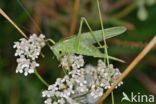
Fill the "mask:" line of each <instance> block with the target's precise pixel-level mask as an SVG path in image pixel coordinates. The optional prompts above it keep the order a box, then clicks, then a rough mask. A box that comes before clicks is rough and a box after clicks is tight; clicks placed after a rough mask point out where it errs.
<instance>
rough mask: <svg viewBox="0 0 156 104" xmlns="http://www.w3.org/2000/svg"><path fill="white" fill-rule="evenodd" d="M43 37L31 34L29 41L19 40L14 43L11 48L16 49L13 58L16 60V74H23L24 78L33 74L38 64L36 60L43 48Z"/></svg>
mask: <svg viewBox="0 0 156 104" xmlns="http://www.w3.org/2000/svg"><path fill="white" fill-rule="evenodd" d="M44 38H45V36H44V35H43V34H40V35H39V36H37V35H36V34H32V35H31V36H30V37H29V39H25V38H21V39H20V40H19V42H15V43H14V46H13V48H15V49H16V52H15V56H18V58H17V63H18V65H17V68H16V73H24V75H25V76H27V75H28V74H31V73H34V70H35V69H36V67H38V66H39V64H38V63H37V62H36V59H37V58H38V56H39V55H40V53H41V49H42V48H43V47H44V46H45V40H44Z"/></svg>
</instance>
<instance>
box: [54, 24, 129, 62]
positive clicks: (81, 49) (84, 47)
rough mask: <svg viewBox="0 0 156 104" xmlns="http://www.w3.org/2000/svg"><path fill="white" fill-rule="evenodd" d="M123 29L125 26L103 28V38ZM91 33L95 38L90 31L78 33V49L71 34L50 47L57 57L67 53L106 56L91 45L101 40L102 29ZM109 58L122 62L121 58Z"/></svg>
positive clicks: (114, 34)
mask: <svg viewBox="0 0 156 104" xmlns="http://www.w3.org/2000/svg"><path fill="white" fill-rule="evenodd" d="M125 31H126V28H124V27H113V28H108V29H105V33H106V35H105V39H108V38H111V37H114V36H117V35H120V34H122V33H123V32H125ZM92 34H93V35H94V38H96V40H95V39H94V38H93V37H92V35H91V32H87V33H82V34H81V35H80V39H79V44H78V49H76V48H75V47H76V46H75V44H74V43H75V41H77V38H78V37H77V36H72V37H71V38H69V39H66V40H63V41H60V42H57V43H56V44H55V45H54V46H52V47H51V49H52V51H53V53H54V54H55V56H56V57H57V58H58V59H59V58H60V57H61V56H63V55H65V54H68V53H71V54H72V53H75V54H82V55H86V56H93V57H97V58H103V57H106V55H105V54H104V53H102V52H101V51H100V50H99V49H98V48H97V47H95V46H93V44H94V43H97V41H98V42H100V41H102V40H103V36H102V30H97V31H93V32H92ZM109 59H113V60H118V61H121V62H123V61H122V60H120V59H118V58H115V57H111V56H109Z"/></svg>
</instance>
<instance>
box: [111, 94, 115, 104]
mask: <svg viewBox="0 0 156 104" xmlns="http://www.w3.org/2000/svg"><path fill="white" fill-rule="evenodd" d="M111 96H112V104H115V103H114V93H113V92H112V93H111Z"/></svg>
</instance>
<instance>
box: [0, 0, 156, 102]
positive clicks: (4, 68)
mask: <svg viewBox="0 0 156 104" xmlns="http://www.w3.org/2000/svg"><path fill="white" fill-rule="evenodd" d="M141 1H142V2H144V3H145V5H143V8H141V7H140V5H142V4H141ZM148 1H151V4H150V3H148ZM152 1H154V2H155V0H101V1H100V4H101V9H102V16H103V22H104V26H105V28H107V27H112V26H119V25H122V26H125V27H127V29H128V31H127V32H126V33H125V34H123V35H121V36H118V37H115V38H112V39H109V40H108V41H107V42H108V46H109V48H108V51H109V54H111V55H112V56H116V57H118V58H121V59H123V60H125V61H126V63H125V64H122V63H118V62H112V63H113V64H114V65H115V67H118V68H120V69H121V71H123V70H124V69H125V68H126V67H127V66H128V65H129V63H130V62H131V61H132V60H133V59H134V58H135V57H136V56H137V54H138V53H139V52H140V51H141V50H142V49H143V47H145V45H146V44H147V43H148V42H149V41H150V40H151V39H152V38H153V37H154V36H155V34H156V5H155V3H154V2H153V3H152ZM21 3H22V4H21ZM23 7H24V8H25V9H26V10H27V11H25V10H24V9H23ZM0 8H2V9H3V10H4V11H5V12H6V13H7V14H8V15H9V16H10V17H11V18H12V19H13V20H14V21H15V22H16V23H17V24H18V26H19V27H20V28H21V29H22V30H23V31H24V32H25V33H26V34H28V35H29V34H31V33H38V34H39V33H44V34H45V35H46V37H48V38H53V39H54V40H55V41H58V40H60V39H63V38H66V37H69V36H71V35H73V34H76V33H77V31H78V27H79V22H80V17H82V16H83V17H86V18H87V19H88V21H89V23H90V25H91V27H92V28H93V30H97V29H100V21H99V18H98V17H99V16H98V11H97V4H96V0H33V1H32V0H21V1H18V0H0ZM146 17H147V18H146ZM83 31H89V30H88V29H87V27H85V26H84V28H83ZM0 33H1V35H0V104H43V98H42V97H41V91H42V90H43V89H46V87H45V86H44V85H42V83H40V81H39V80H38V79H37V78H36V76H35V75H29V76H28V77H24V76H23V75H21V74H16V73H15V69H16V65H17V63H16V61H15V60H16V58H15V56H14V52H15V50H14V49H13V43H14V42H15V41H17V40H18V39H19V38H21V37H22V36H21V35H20V33H19V32H18V31H17V30H16V29H15V28H14V27H13V26H12V25H11V24H10V23H9V22H8V21H7V20H5V19H4V18H3V17H2V16H0ZM43 53H44V54H45V56H46V57H45V58H40V59H39V60H38V61H39V62H40V64H41V65H40V68H39V69H38V71H39V73H40V74H41V76H43V77H44V78H45V79H46V80H47V81H48V82H49V83H50V84H52V83H54V82H55V79H56V78H57V77H61V76H63V75H62V72H61V70H60V68H59V69H58V65H59V62H57V61H56V59H54V58H53V54H52V53H51V51H50V50H49V49H48V48H45V50H44V51H43ZM86 60H88V61H89V62H91V63H94V62H95V60H96V59H92V58H91V57H86ZM135 69H136V70H135V71H133V72H132V73H131V74H130V75H129V76H128V77H127V78H126V79H125V80H124V85H122V86H121V87H120V88H118V89H117V90H115V91H114V94H115V103H116V104H121V101H120V100H121V98H122V92H125V93H126V94H128V95H130V93H131V92H134V93H136V94H137V93H138V92H140V93H141V94H147V95H148V94H153V95H155V96H156V47H154V48H153V50H152V51H151V52H150V53H149V54H148V55H147V56H146V57H145V58H144V60H142V61H141V63H139V64H138V65H137V67H135ZM155 101H156V100H155ZM105 104H111V98H108V99H107V100H106V102H105ZM123 104H129V103H128V102H123ZM137 104H138V103H137ZM140 104H144V103H140ZM145 104H146V103H145ZM155 104H156V102H155Z"/></svg>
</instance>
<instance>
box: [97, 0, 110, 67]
mask: <svg viewBox="0 0 156 104" xmlns="http://www.w3.org/2000/svg"><path fill="white" fill-rule="evenodd" d="M97 5H98V12H99V16H100V23H101V28H102V36H103V39H104V45H105V47H104V51H105V53H106V56H107V58H106V61H107V64H108V65H109V58H108V51H107V43H106V39H105V31H104V26H103V21H102V14H101V10H100V4H99V0H97Z"/></svg>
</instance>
